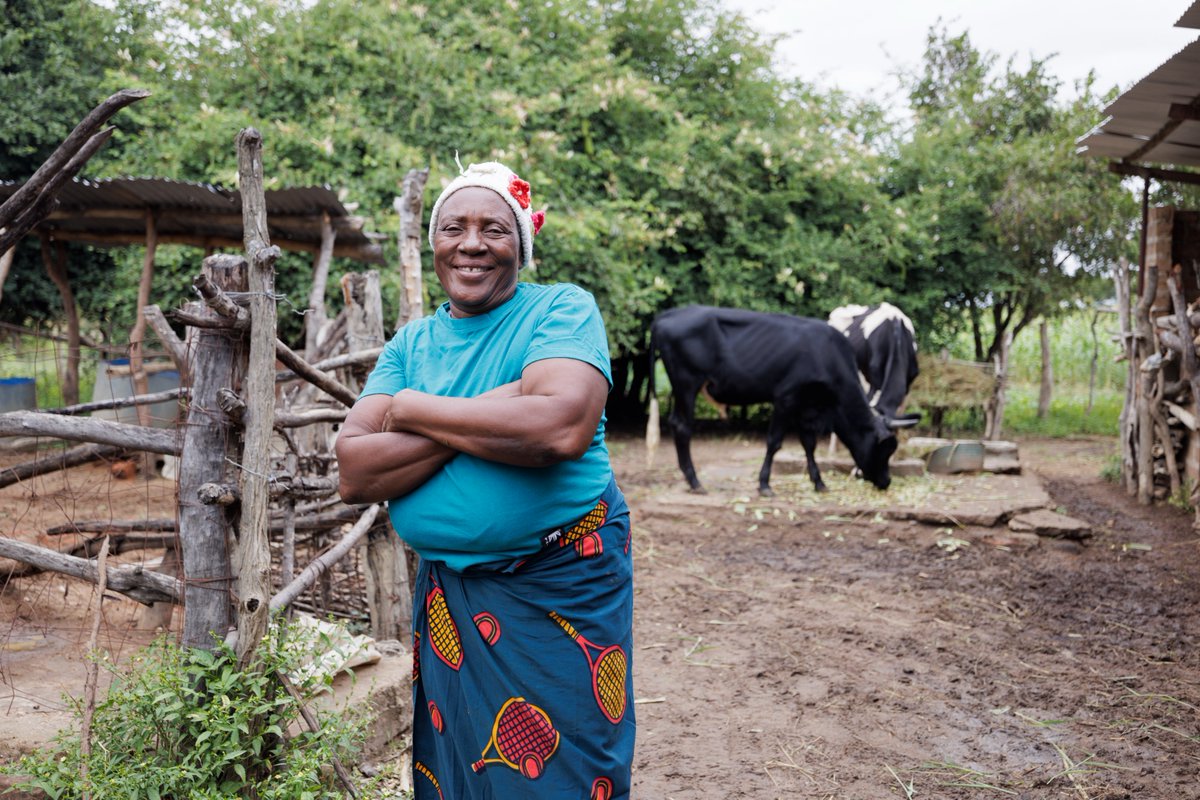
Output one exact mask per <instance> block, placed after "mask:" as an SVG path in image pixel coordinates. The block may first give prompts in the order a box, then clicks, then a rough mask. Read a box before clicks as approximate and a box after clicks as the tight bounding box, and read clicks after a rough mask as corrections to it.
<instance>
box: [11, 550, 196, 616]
mask: <svg viewBox="0 0 1200 800" xmlns="http://www.w3.org/2000/svg"><path fill="white" fill-rule="evenodd" d="M0 557H2V558H11V559H13V560H14V561H20V562H21V563H23V564H30V565H32V566H35V567H38V568H39V569H42V570H44V571H46V572H58V573H61V574H63V575H70V576H71V577H74V578H79V579H80V580H84V581H88V582H89V583H95V582H96V568H95V565H93V564H92V562H91V561H90V560H89V559H86V558H75V557H74V556H68V555H65V554H64V553H60V552H58V551H57V550H51V549H49V548H48V547H38V546H37V545H34V544H27V543H25V542H18V541H16V540H15V539H6V538H0ZM107 583H108V588H109V589H111V590H112V591H114V592H119V593H121V594H123V595H125V596H126V597H129V598H131V599H133V600H137V601H138V602H139V603H145V604H146V605H150V604H152V603H161V602H163V601H164V600H169V601H172V602H178V601H179V598H180V597H181V596H182V594H183V591H182V588H181V586H180V582H179V581H178V580H176V579H175V578H171V577H168V576H166V575H162V574H160V573H157V572H150V571H148V570H144V569H142V567H140V566H125V567H114V568H113V569H110V570H108V576H107Z"/></svg>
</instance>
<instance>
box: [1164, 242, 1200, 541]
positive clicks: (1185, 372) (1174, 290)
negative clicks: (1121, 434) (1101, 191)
mask: <svg viewBox="0 0 1200 800" xmlns="http://www.w3.org/2000/svg"><path fill="white" fill-rule="evenodd" d="M1180 275H1181V270H1180V267H1179V265H1178V264H1176V265H1175V268H1174V269H1173V270H1172V274H1171V276H1170V277H1168V278H1167V291H1169V292H1170V293H1171V303H1172V304H1173V305H1174V307H1175V325H1176V328H1177V329H1178V332H1179V334H1180V336H1179V338H1180V339H1181V340H1182V342H1183V358H1181V359H1180V362H1179V376H1180V377H1181V378H1183V379H1184V380H1185V381H1187V382H1188V384H1189V385H1190V386H1191V389H1192V392H1191V394H1192V406H1191V408H1190V409H1188V410H1189V411H1190V412H1191V413H1192V414H1193V415H1200V360H1198V359H1197V356H1196V345H1195V344H1194V343H1193V341H1192V338H1193V333H1192V328H1191V323H1190V322H1189V321H1188V307H1187V300H1186V299H1185V298H1184V294H1183V287H1182V286H1180V285H1179V278H1180ZM1155 410H1156V411H1157V409H1155ZM1158 419H1159V420H1160V422H1161V425H1162V427H1163V429H1164V431H1166V430H1167V424H1166V420H1165V419H1164V418H1163V416H1162V412H1161V411H1159V412H1158ZM1189 439H1193V440H1194V439H1195V436H1194V435H1193V436H1190V437H1189ZM1164 446H1165V447H1170V446H1171V438H1170V436H1169V435H1167V436H1166V441H1165V443H1164ZM1196 454H1197V448H1195V447H1189V448H1188V452H1187V461H1186V464H1185V470H1186V472H1187V476H1188V478H1189V479H1190V482H1191V492H1192V493H1191V497H1189V498H1188V501H1189V502H1190V503H1191V505H1192V506H1193V507H1195V509H1196V510H1195V518H1194V520H1193V523H1192V526H1193V527H1194V528H1195V527H1200V507H1198V506H1197V505H1196V504H1197V500H1198V499H1200V463H1197V461H1196ZM1172 485H1173V486H1174V487H1175V488H1176V490H1178V486H1179V481H1178V478H1175V480H1174V481H1173V483H1172Z"/></svg>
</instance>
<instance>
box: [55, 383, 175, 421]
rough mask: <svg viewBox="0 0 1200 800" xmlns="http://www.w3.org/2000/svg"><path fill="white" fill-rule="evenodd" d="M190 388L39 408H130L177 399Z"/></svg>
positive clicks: (68, 412) (70, 412) (65, 411)
mask: <svg viewBox="0 0 1200 800" xmlns="http://www.w3.org/2000/svg"><path fill="white" fill-rule="evenodd" d="M187 394H188V390H187V388H185V387H180V388H178V389H165V390H163V391H161V392H154V393H152V394H138V395H133V396H132V397H114V398H112V399H111V400H96V401H94V402H91V403H78V404H76V405H73V406H61V407H59V408H43V409H39V412H38V413H41V414H59V415H62V416H75V415H77V414H90V413H91V412H93V411H103V410H104V409H108V408H128V407H129V406H141V405H153V404H154V403H162V402H165V401H167V400H175V399H176V398H179V397H187Z"/></svg>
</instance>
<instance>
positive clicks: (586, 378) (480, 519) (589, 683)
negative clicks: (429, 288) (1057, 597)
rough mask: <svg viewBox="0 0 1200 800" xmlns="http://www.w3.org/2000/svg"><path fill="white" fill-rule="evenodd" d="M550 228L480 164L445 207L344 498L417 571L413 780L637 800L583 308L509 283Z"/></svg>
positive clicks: (592, 325) (572, 290)
mask: <svg viewBox="0 0 1200 800" xmlns="http://www.w3.org/2000/svg"><path fill="white" fill-rule="evenodd" d="M543 218H544V216H543V215H542V213H541V212H533V211H531V208H530V188H529V184H528V183H526V182H525V181H523V180H521V179H520V178H518V177H517V176H516V175H515V174H513V173H512V171H511V170H509V169H508V168H507V167H504V166H503V165H501V164H498V163H495V162H489V163H486V164H472V165H471V166H470V167H469V168H467V169H466V170H465V171H463V172H462V174H460V175H459V176H458V177H457V178H455V179H454V180H453V181H452V182H451V183H450V184H449V185H448V186H447V187H446V189H445V190H444V191H443V192H442V194H441V196H440V197H439V198H438V200H437V202H436V203H435V204H434V206H433V211H432V213H431V217H430V221H429V240H430V244H431V245H432V247H433V262H434V269H435V271H436V273H437V277H438V280H439V281H440V282H441V284H442V287H443V289H445V291H446V294H447V296H448V297H449V300H448V302H446V303H444V304H443V305H442V306H441V307H440V308H439V309H438V311H437V313H436V314H434V315H433V316H432V317H427V318H424V319H421V320H418V321H416V322H412V323H410V324H408V325H406V326H405V327H404V328H402V329H401V330H400V331H399V332H398V333H397V334H396V336H395V337H394V338H393V339H392V341H391V342H389V343H388V345H387V347H386V348H385V349H384V353H383V355H381V356H380V358H379V361H378V363H377V364H376V366H375V369H374V371H373V372H372V373H371V375H370V377H369V378H368V379H367V383H366V385H365V386H364V388H363V391H362V395H361V396H360V397H359V400H358V402H357V403H355V405H354V408H353V409H352V410H351V412H350V415H349V417H348V418H347V419H346V422H345V424H344V425H343V427H342V430H341V433H340V435H339V437H338V443H337V454H338V461H339V464H340V473H341V494H342V497H343V499H344V500H345V501H346V502H347V503H367V502H377V501H380V500H387V501H388V510H389V513H390V515H391V519H392V524H393V526H394V527H395V529H396V531H397V532H398V533H399V534H400V536H401V537H403V538H404V539H405V541H407V542H408V543H409V544H410V545H411V546H412V547H413V549H414V550H416V552H417V553H418V554H419V555H420V556H421V562H420V568H419V570H418V574H417V584H416V587H415V597H416V602H415V603H414V607H415V611H414V614H413V616H414V620H413V628H414V632H413V641H414V646H413V672H414V692H413V698H414V722H413V772H414V776H413V779H414V784H415V786H416V798H417V800H425V799H426V798H430V799H432V798H438V799H439V800H441V799H443V798H445V799H447V800H448V799H449V798H455V799H456V800H457V799H459V798H504V800H508V799H509V798H543V797H544V798H566V797H570V798H576V797H585V798H586V797H590V798H595V799H596V800H601V799H603V800H612V799H613V798H625V797H628V795H629V781H630V774H629V773H630V765H631V762H632V758H633V739H634V720H633V706H632V703H631V702H630V694H631V688H632V677H631V670H630V658H629V656H630V652H631V645H632V620H633V588H632V563H631V558H630V553H629V544H630V542H629V537H630V528H629V511H628V509H627V508H626V505H625V501H624V498H623V497H622V495H621V492H620V490H619V489H618V488H617V486H616V483H615V481H614V480H613V475H612V469H611V467H610V465H609V460H608V451H607V448H606V447H605V444H604V403H605V399H606V397H607V395H608V390H609V388H610V387H611V383H612V380H611V375H610V372H609V370H610V367H609V359H608V343H607V337H606V334H605V331H604V325H603V322H602V320H601V319H600V315H599V311H598V309H597V308H596V304H595V301H594V300H593V299H592V296H591V295H590V294H588V293H587V292H585V291H583V290H582V289H580V288H578V287H576V286H572V285H570V284H557V285H548V286H542V285H537V284H531V283H521V282H518V272H519V270H520V269H521V268H522V267H525V266H528V265H529V263H530V261H531V259H532V255H533V237H534V235H535V234H536V233H537V231H538V229H539V228H540V227H541V223H542V220H543Z"/></svg>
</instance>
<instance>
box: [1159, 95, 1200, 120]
mask: <svg viewBox="0 0 1200 800" xmlns="http://www.w3.org/2000/svg"><path fill="white" fill-rule="evenodd" d="M1167 118H1168V119H1171V120H1175V121H1177V122H1200V100H1193V101H1192V102H1190V103H1171V105H1170V107H1169V108H1168V109H1167Z"/></svg>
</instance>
